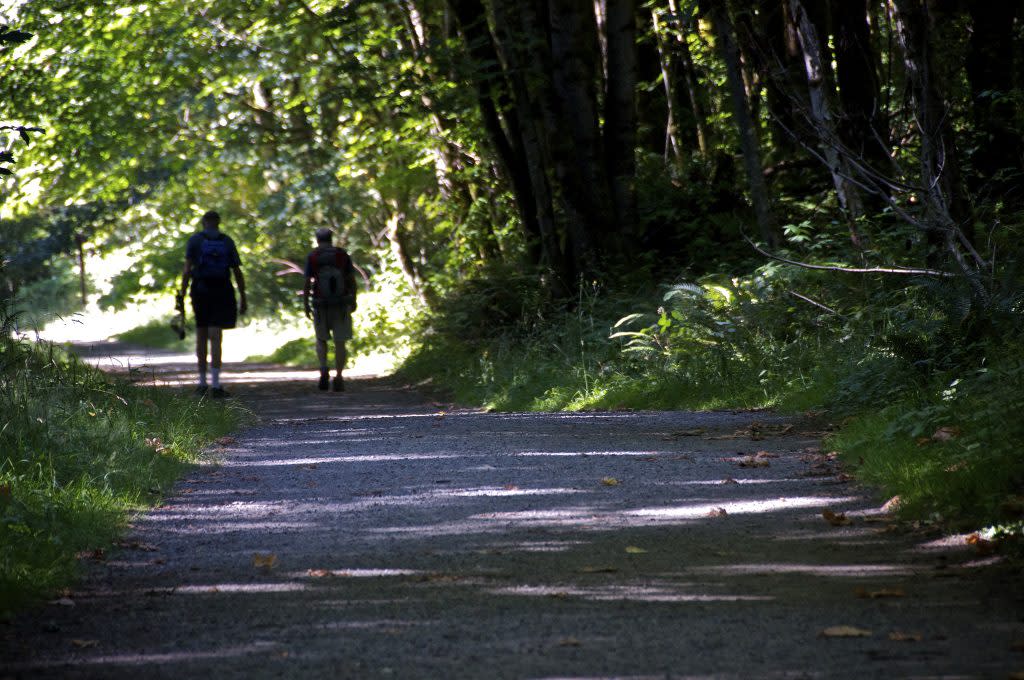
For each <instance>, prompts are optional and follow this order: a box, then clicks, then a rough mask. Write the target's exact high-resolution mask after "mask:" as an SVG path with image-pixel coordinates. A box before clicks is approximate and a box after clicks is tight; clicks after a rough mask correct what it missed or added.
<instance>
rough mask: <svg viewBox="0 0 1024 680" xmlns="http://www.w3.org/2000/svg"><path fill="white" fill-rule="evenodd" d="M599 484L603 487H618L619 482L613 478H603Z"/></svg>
mask: <svg viewBox="0 0 1024 680" xmlns="http://www.w3.org/2000/svg"><path fill="white" fill-rule="evenodd" d="M601 483H602V484H604V485H605V486H618V485H619V483H620V482H619V480H617V479H615V478H614V477H605V478H604V479H602V480H601Z"/></svg>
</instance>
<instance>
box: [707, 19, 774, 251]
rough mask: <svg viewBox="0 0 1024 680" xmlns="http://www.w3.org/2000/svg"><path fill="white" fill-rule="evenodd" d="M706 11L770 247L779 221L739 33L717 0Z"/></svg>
mask: <svg viewBox="0 0 1024 680" xmlns="http://www.w3.org/2000/svg"><path fill="white" fill-rule="evenodd" d="M702 7H703V8H705V11H706V12H707V13H708V15H709V17H710V19H711V23H712V26H713V28H714V33H715V42H716V47H717V49H718V51H719V54H721V56H722V60H723V61H724V62H725V68H726V77H727V80H728V86H729V100H730V102H731V103H732V119H733V123H734V124H735V125H736V130H737V132H738V133H739V138H740V148H741V150H742V153H743V168H744V170H745V171H746V175H747V182H748V185H749V187H750V202H751V204H752V205H753V206H754V214H755V216H756V218H757V227H758V230H759V232H760V234H761V239H762V240H763V241H764V242H765V243H768V244H769V245H775V244H776V243H777V241H778V234H777V233H776V225H775V218H774V216H773V215H772V208H771V199H770V196H769V194H768V187H767V185H766V184H765V181H764V171H763V168H762V167H761V150H760V147H759V145H758V141H757V132H756V130H755V128H754V121H753V120H752V119H751V117H750V108H749V106H748V104H747V96H746V91H745V90H744V87H743V74H742V72H741V71H740V55H739V48H738V47H737V46H736V37H735V36H736V33H735V29H734V28H733V24H732V21H731V20H730V18H729V14H728V11H727V10H726V8H725V7H724V6H723V5H722V3H720V2H718V1H717V0H704V2H702Z"/></svg>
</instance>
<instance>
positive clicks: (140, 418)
mask: <svg viewBox="0 0 1024 680" xmlns="http://www.w3.org/2000/svg"><path fill="white" fill-rule="evenodd" d="M0 368H2V374H3V383H2V386H0V413H2V414H3V415H2V425H0V450H2V451H3V454H2V457H0V516H2V520H0V603H3V606H2V608H3V609H6V610H7V611H10V609H11V608H14V607H18V606H21V605H23V604H24V603H26V602H28V601H31V600H33V599H34V598H36V597H39V596H42V595H45V594H47V593H51V592H53V591H54V590H55V589H57V588H60V587H62V586H65V585H67V584H69V583H70V582H71V580H72V579H73V578H74V576H75V574H76V572H77V564H78V561H77V559H76V555H78V554H80V553H91V552H93V551H97V550H105V549H108V548H109V547H110V544H111V541H112V540H114V539H115V537H116V536H117V535H118V533H119V532H120V531H121V530H122V529H123V527H124V525H125V523H126V522H127V520H128V518H129V517H130V515H131V513H132V512H134V511H136V510H137V509H139V508H142V507H146V506H148V505H151V504H152V503H154V502H155V501H157V500H158V499H159V498H160V497H161V494H162V493H163V492H165V491H166V490H167V489H169V488H170V486H171V485H172V484H173V482H174V481H175V480H176V479H177V478H178V477H179V476H180V475H181V474H182V472H183V470H184V469H185V468H186V467H187V466H188V465H190V464H192V463H195V462H197V461H198V460H199V459H200V455H201V453H200V452H201V450H202V448H203V447H204V446H205V445H206V444H207V443H208V442H209V441H210V440H211V439H212V438H214V437H216V436H219V435H221V434H224V433H226V432H228V431H230V430H231V429H233V428H234V427H235V426H237V424H238V423H239V422H240V420H241V419H242V418H244V413H243V412H242V411H241V410H240V409H239V407H237V406H235V405H233V404H225V403H221V402H209V401H206V400H202V401H200V400H196V399H192V398H189V397H186V396H183V395H179V394H176V393H173V392H171V391H169V390H166V389H163V390H161V389H155V388H141V387H137V386H133V385H130V384H128V383H125V382H120V381H117V380H114V379H112V378H109V377H108V376H105V375H103V374H101V373H100V372H99V371H97V370H95V369H93V368H91V367H89V366H86V365H84V364H82V363H81V362H79V361H78V360H77V359H75V358H74V357H71V356H67V355H65V354H63V353H62V352H60V351H59V350H56V349H55V348H54V347H52V346H50V345H47V344H34V343H29V342H27V341H17V340H14V339H12V338H11V337H10V336H8V335H6V334H5V335H4V336H3V337H2V338H0Z"/></svg>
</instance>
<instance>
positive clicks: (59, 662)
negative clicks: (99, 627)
mask: <svg viewBox="0 0 1024 680" xmlns="http://www.w3.org/2000/svg"><path fill="white" fill-rule="evenodd" d="M280 647H281V645H280V643H278V642H259V641H257V642H252V643H249V644H247V645H234V646H231V647H223V648H220V649H211V650H207V651H199V650H183V651H180V652H158V653H152V654H104V655H101V656H83V655H82V654H80V653H79V654H75V655H74V657H73V658H65V659H61V658H55V659H47V660H45V661H33V662H30V663H26V664H21V665H19V666H17V667H15V668H11V669H10V670H17V669H28V668H57V667H63V668H73V667H75V666H80V665H82V664H88V665H90V666H102V665H112V666H144V665H150V664H167V663H174V662H180V661H200V660H203V659H229V658H232V657H239V656H249V655H255V654H266V653H267V652H269V651H271V650H274V649H280Z"/></svg>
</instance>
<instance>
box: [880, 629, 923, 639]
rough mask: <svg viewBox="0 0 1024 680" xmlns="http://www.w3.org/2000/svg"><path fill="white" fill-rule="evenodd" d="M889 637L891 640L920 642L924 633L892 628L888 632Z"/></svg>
mask: <svg viewBox="0 0 1024 680" xmlns="http://www.w3.org/2000/svg"><path fill="white" fill-rule="evenodd" d="M889 639H890V640H892V641H893V642H920V641H921V640H923V639H924V635H921V634H920V633H902V632H900V631H898V630H894V631H893V632H891V633H889Z"/></svg>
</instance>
